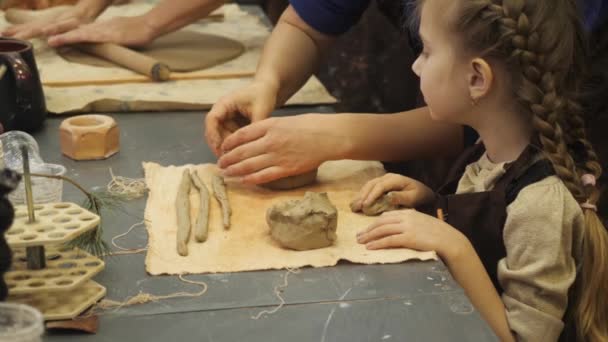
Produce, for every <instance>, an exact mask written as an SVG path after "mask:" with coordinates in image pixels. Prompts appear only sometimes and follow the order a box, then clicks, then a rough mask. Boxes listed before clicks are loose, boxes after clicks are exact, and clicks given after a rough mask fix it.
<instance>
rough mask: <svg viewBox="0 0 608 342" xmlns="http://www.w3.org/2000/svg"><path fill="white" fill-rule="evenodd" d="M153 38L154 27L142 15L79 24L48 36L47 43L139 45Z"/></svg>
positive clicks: (55, 44)
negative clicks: (69, 29) (68, 29)
mask: <svg viewBox="0 0 608 342" xmlns="http://www.w3.org/2000/svg"><path fill="white" fill-rule="evenodd" d="M154 38H155V34H154V28H153V27H152V26H150V25H149V23H147V21H146V19H145V17H144V16H135V17H115V18H112V19H108V20H104V21H97V22H94V23H90V24H86V25H82V26H79V27H78V28H75V29H73V30H71V31H67V32H63V33H60V34H56V35H53V36H51V37H49V40H48V43H49V45H50V46H52V47H58V46H62V45H68V44H76V43H115V44H119V45H126V46H141V45H145V44H148V43H150V42H152V41H153V40H154Z"/></svg>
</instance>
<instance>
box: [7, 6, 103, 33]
mask: <svg viewBox="0 0 608 342" xmlns="http://www.w3.org/2000/svg"><path fill="white" fill-rule="evenodd" d="M57 10H58V11H57V12H56V13H57V14H56V15H53V14H52V13H51V11H54V9H53V8H51V9H48V10H44V11H45V12H49V13H48V15H46V14H45V15H42V16H40V17H39V19H37V20H34V21H30V22H28V23H24V24H17V25H13V26H10V27H9V28H7V29H6V30H4V31H3V32H2V35H3V36H6V37H14V38H17V39H31V38H37V37H48V36H52V35H56V34H60V33H63V32H66V31H70V30H73V29H75V28H77V27H78V26H80V25H82V24H86V23H89V22H91V21H92V20H93V19H94V17H90V16H87V15H85V12H84V11H83V10H81V9H79V8H77V7H73V8H68V9H57ZM41 12H42V11H41Z"/></svg>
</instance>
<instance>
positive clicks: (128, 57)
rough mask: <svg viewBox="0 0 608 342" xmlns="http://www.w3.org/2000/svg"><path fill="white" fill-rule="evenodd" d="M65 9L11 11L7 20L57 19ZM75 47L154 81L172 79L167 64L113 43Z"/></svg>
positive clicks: (15, 22) (18, 21) (7, 13)
mask: <svg viewBox="0 0 608 342" xmlns="http://www.w3.org/2000/svg"><path fill="white" fill-rule="evenodd" d="M68 8H69V7H68ZM65 9H66V7H63V8H52V11H51V10H47V11H45V13H39V14H38V15H36V14H35V11H28V10H19V9H11V10H7V11H6V20H8V21H9V22H10V23H12V24H23V23H27V22H29V21H32V20H37V19H42V18H47V17H56V16H57V15H59V14H60V13H61V11H65ZM41 12H42V11H41ZM73 47H75V48H77V49H78V50H81V51H83V52H85V53H88V54H90V55H93V56H96V57H100V58H103V59H105V60H108V61H110V62H112V63H114V64H117V65H120V66H122V67H124V68H126V69H129V70H131V71H134V72H137V73H139V74H142V75H145V76H148V77H150V78H151V79H153V80H154V81H166V80H168V79H169V78H170V77H171V70H170V69H169V67H168V66H167V65H166V64H163V63H160V62H159V61H157V60H155V59H154V58H152V57H148V56H146V55H144V54H141V53H139V52H136V51H133V50H131V49H128V48H126V47H124V46H120V45H117V44H112V43H87V44H74V45H73Z"/></svg>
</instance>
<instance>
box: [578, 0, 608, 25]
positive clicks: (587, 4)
mask: <svg viewBox="0 0 608 342" xmlns="http://www.w3.org/2000/svg"><path fill="white" fill-rule="evenodd" d="M579 2H582V9H583V17H584V19H583V20H584V25H585V29H587V31H594V30H595V29H597V28H598V27H599V26H600V25H601V24H602V23H603V22H604V21H605V20H608V0H579Z"/></svg>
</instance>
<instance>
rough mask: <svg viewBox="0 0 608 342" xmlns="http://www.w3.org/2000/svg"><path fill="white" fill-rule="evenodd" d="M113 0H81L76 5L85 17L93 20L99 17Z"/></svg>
mask: <svg viewBox="0 0 608 342" xmlns="http://www.w3.org/2000/svg"><path fill="white" fill-rule="evenodd" d="M112 1H113V0H80V1H79V2H78V3H77V4H76V5H75V7H74V9H75V10H76V11H79V12H80V13H81V15H82V17H83V18H86V19H89V20H93V19H95V18H97V16H99V15H100V14H101V12H103V11H104V10H105V9H106V8H107V7H108V6H110V5H111V4H112Z"/></svg>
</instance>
